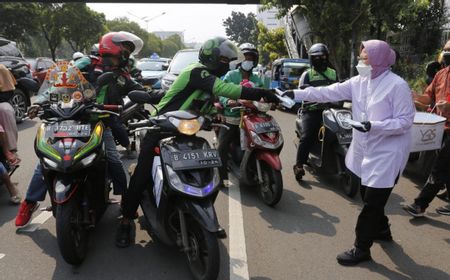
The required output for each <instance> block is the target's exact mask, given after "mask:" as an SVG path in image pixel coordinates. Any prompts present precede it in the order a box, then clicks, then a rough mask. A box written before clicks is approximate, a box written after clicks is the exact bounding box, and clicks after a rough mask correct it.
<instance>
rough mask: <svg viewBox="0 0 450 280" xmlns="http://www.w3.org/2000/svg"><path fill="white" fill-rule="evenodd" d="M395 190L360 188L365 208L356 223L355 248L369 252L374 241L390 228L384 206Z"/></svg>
mask: <svg viewBox="0 0 450 280" xmlns="http://www.w3.org/2000/svg"><path fill="white" fill-rule="evenodd" d="M392 189H393V188H383V189H377V188H370V187H367V186H362V185H361V188H360V191H361V198H362V201H363V202H364V206H363V208H362V210H361V213H359V216H358V221H357V223H356V229H355V233H356V240H355V247H357V248H359V249H361V250H365V251H366V250H369V249H370V247H371V246H372V244H373V240H374V238H375V237H377V235H379V233H380V232H381V231H384V230H387V229H388V228H389V224H388V222H389V219H388V217H387V216H386V215H385V213H384V206H385V205H386V202H387V200H388V198H389V195H390V194H391V192H392Z"/></svg>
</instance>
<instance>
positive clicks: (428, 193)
mask: <svg viewBox="0 0 450 280" xmlns="http://www.w3.org/2000/svg"><path fill="white" fill-rule="evenodd" d="M444 185H445V186H446V187H447V191H448V193H450V136H449V134H448V133H447V135H446V136H445V138H444V143H443V145H442V148H441V150H440V151H439V154H438V156H437V158H436V161H435V162H434V164H433V167H432V169H431V174H430V176H429V177H428V180H427V182H426V183H425V186H424V187H423V189H422V191H421V192H420V193H419V196H418V197H417V198H416V199H415V200H414V203H415V204H416V205H419V206H420V207H421V208H422V209H425V208H427V207H428V205H430V202H431V201H432V200H433V199H434V197H435V196H436V194H437V193H438V192H439V190H440V189H441V187H443V186H444Z"/></svg>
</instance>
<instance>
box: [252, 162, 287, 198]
mask: <svg viewBox="0 0 450 280" xmlns="http://www.w3.org/2000/svg"><path fill="white" fill-rule="evenodd" d="M260 163H261V173H262V177H263V183H262V184H261V183H259V182H258V192H259V195H260V197H261V199H262V200H263V202H264V203H265V204H267V205H269V206H274V205H275V204H277V203H278V202H279V201H280V199H281V195H282V194H283V177H282V176H281V171H280V170H275V169H273V168H272V167H270V166H269V165H268V164H267V163H265V162H263V161H260Z"/></svg>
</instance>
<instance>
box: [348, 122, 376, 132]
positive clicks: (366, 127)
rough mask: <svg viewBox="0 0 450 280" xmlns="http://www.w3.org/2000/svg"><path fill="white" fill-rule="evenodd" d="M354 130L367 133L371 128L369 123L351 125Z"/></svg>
mask: <svg viewBox="0 0 450 280" xmlns="http://www.w3.org/2000/svg"><path fill="white" fill-rule="evenodd" d="M352 126H353V128H354V129H356V130H358V131H361V132H368V131H369V130H370V128H371V126H372V125H371V124H370V122H361V126H359V125H352Z"/></svg>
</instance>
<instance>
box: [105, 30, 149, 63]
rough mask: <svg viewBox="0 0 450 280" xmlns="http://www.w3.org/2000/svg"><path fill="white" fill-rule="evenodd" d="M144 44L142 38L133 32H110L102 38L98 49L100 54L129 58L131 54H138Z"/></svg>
mask: <svg viewBox="0 0 450 280" xmlns="http://www.w3.org/2000/svg"><path fill="white" fill-rule="evenodd" d="M143 45H144V43H143V42H142V40H141V38H139V37H137V36H136V35H134V34H132V33H129V32H125V31H120V32H109V33H107V34H105V35H103V37H102V38H101V39H100V41H99V47H98V51H99V54H100V56H115V57H118V58H121V59H124V60H128V57H129V56H130V55H131V54H138V53H139V52H140V51H141V49H142V46H143Z"/></svg>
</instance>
